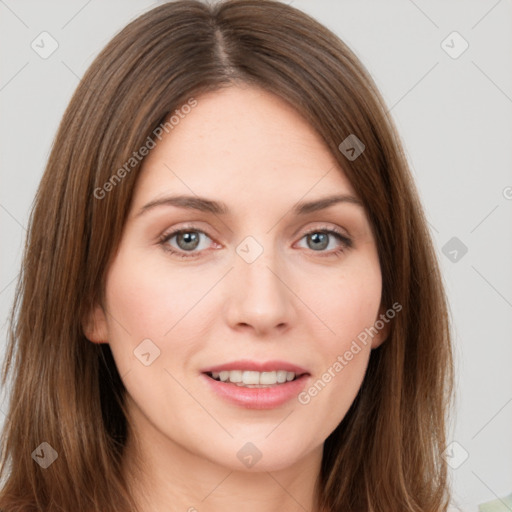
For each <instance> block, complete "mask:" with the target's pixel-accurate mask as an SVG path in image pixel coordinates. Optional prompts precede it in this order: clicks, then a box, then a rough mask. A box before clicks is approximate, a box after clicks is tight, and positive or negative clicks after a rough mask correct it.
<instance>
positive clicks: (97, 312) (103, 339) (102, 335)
mask: <svg viewBox="0 0 512 512" xmlns="http://www.w3.org/2000/svg"><path fill="white" fill-rule="evenodd" d="M82 328H83V331H84V334H85V337H86V338H87V339H88V340H89V341H92V342H93V343H108V325H107V317H106V315H105V312H104V311H103V308H102V307H101V306H100V305H96V306H94V309H93V310H92V311H91V312H90V313H89V315H88V317H87V318H86V320H85V321H84V322H83V323H82Z"/></svg>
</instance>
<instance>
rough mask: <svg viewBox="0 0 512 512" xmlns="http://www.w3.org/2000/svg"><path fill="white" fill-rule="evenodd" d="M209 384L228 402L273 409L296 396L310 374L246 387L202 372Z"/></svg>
mask: <svg viewBox="0 0 512 512" xmlns="http://www.w3.org/2000/svg"><path fill="white" fill-rule="evenodd" d="M202 377H203V378H204V379H206V382H207V384H208V385H209V386H210V387H211V389H212V390H213V391H215V393H217V395H219V396H220V397H221V398H224V399H225V400H227V401H228V402H230V403H232V404H235V405H238V406H240V407H245V408H247V409H273V408H275V407H279V406H280V405H283V404H285V403H286V402H288V401H289V400H291V399H292V398H296V397H297V396H298V395H299V393H300V392H301V391H302V390H303V389H304V387H305V386H306V381H307V380H308V378H309V377H310V375H308V374H305V375H302V376H301V377H299V378H298V379H295V380H292V381H290V382H286V383H283V384H275V385H273V386H269V387H267V388H246V387H243V386H237V385H236V384H233V383H230V382H222V381H218V380H215V379H212V378H211V377H208V375H206V373H203V374H202Z"/></svg>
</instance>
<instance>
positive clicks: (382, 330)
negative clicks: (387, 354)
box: [372, 306, 391, 349]
mask: <svg viewBox="0 0 512 512" xmlns="http://www.w3.org/2000/svg"><path fill="white" fill-rule="evenodd" d="M385 312H386V308H385V307H384V306H381V308H380V309H379V315H378V317H377V319H376V320H375V324H374V326H375V329H377V334H376V335H375V336H374V337H373V339H372V349H374V348H377V347H380V346H381V345H382V344H383V343H384V342H385V341H386V340H387V338H388V336H389V331H390V328H391V320H390V319H389V318H388V317H387V316H386V314H385ZM382 317H384V319H383V318H382Z"/></svg>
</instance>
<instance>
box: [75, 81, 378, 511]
mask: <svg viewBox="0 0 512 512" xmlns="http://www.w3.org/2000/svg"><path fill="white" fill-rule="evenodd" d="M197 101H198V104H197V106H196V107H195V108H193V109H192V110H191V112H190V113H189V114H188V115H187V116H185V118H184V119H181V120H180V122H179V124H178V125H176V126H175V127H174V129H173V130H172V131H171V132H170V133H169V134H168V135H166V136H165V137H164V138H163V139H162V141H161V142H159V143H158V144H157V146H156V148H155V149H153V150H151V151H150V153H149V155H148V156H147V157H146V159H145V160H144V163H143V167H142V170H141V174H140V176H139V179H138V181H137V185H136V189H135V194H134V198H133V202H132V205H131V210H130V213H129V217H128V220H127V222H126V225H125V228H124V231H123V237H122V240H121V244H120V247H119V250H118V252H117V253H116V255H115V257H114V259H113V261H112V263H111V265H110V267H109V269H108V272H107V280H106V303H105V304H103V305H102V306H100V305H98V306H97V307H96V309H95V310H94V311H93V312H92V313H91V317H90V319H89V321H88V322H87V325H86V326H85V327H84V330H85V334H86V336H87V337H88V339H89V340H91V341H92V342H96V343H109V344H110V347H111V349H112V352H113V355H114V359H115V362H116V365H117V367H118V369H119V373H120V375H121V377H122V379H123V382H124V384H125V386H126V389H127V391H128V397H127V406H128V410H129V412H130V415H129V419H130V421H131V422H132V424H133V429H134V436H133V437H130V441H129V443H128V448H127V452H126V466H125V467H126V472H127V474H128V475H131V474H132V473H131V468H135V467H136V462H135V453H136V449H137V447H138V448H139V450H140V454H141V456H142V465H137V467H138V468H143V477H138V478H135V477H134V478H133V479H132V480H130V482H131V485H132V489H133V491H134V493H135V494H136V495H137V496H138V498H139V499H140V503H141V507H142V510H147V511H149V510H151V511H164V510H165V511H168V510H183V511H186V510H188V511H190V512H192V511H194V510H198V511H200V512H203V511H220V510H237V509H238V508H239V506H240V504H241V503H243V509H244V511H245V512H252V511H258V512H261V510H266V511H269V512H272V511H276V512H277V511H281V510H288V511H299V510H300V511H303V510H304V509H306V510H311V511H314V510H316V509H315V507H314V495H315V488H314V486H315V482H316V479H317V477H318V474H319V471H320V463H321V459H322V448H323V443H324V441H325V439H326V438H327V437H328V435H329V434H330V433H331V432H332V431H333V430H334V429H335V427H336V426H337V425H338V424H339V423H340V421H341V420H342V419H343V417H344V416H345V414H346V412H347V410H348V409H349V407H350V405H351V404H352V402H353V400H354V398H355V396H356V394H357V392H358V390H359V388H360V386H361V383H362V380H363V377H364V374H365V371H366V367H367V364H368V359H369V356H370V351H371V350H372V349H373V348H376V347H377V346H379V345H380V344H381V343H382V342H383V341H384V340H385V339H386V337H387V334H388V330H387V324H386V327H385V328H384V329H383V330H381V331H379V332H378V334H377V335H376V336H374V337H373V339H372V338H370V339H369V341H368V343H367V345H363V344H360V345H361V351H360V352H359V353H357V355H354V357H353V359H352V360H351V361H350V362H348V364H347V365H346V366H345V367H344V368H343V370H342V371H341V372H338V373H336V372H335V377H334V378H332V379H331V381H330V382H329V383H328V384H327V385H326V386H325V387H324V388H323V389H322V390H321V392H319V393H318V394H317V396H315V397H313V398H311V401H310V402H309V403H308V404H307V405H302V404H300V403H299V402H298V401H297V400H296V399H292V400H290V401H289V402H287V403H286V404H284V405H282V406H279V407H277V408H275V409H267V410H257V409H246V408H242V407H239V406H236V405H232V404H230V403H227V402H226V401H224V400H223V399H222V398H219V397H218V396H217V395H216V394H214V393H213V392H212V391H211V390H210V389H209V386H206V384H205V383H204V382H203V379H202V378H201V369H203V368H205V367H207V366H211V365H217V364H221V363H225V362H229V361H233V360H237V359H242V358H248V359H254V360H258V361H268V360H272V359H280V360H285V361H289V362H291V363H294V364H298V365H300V366H302V367H304V368H306V369H307V370H308V371H309V372H310V374H311V381H310V384H311V383H312V382H315V381H317V379H319V378H320V377H321V375H322V374H323V373H324V372H325V371H326V370H327V369H328V368H329V367H332V366H333V363H334V362H335V361H336V360H337V357H338V356H339V355H343V354H344V353H345V352H346V351H347V350H349V348H350V346H351V343H352V342H353V340H354V339H356V337H357V336H358V335H359V334H360V333H361V332H362V331H364V329H365V328H368V327H370V326H372V325H373V324H374V323H375V321H376V320H377V319H378V318H379V315H380V314H382V313H383V312H384V311H385V310H386V307H384V306H382V307H381V286H382V284H381V283H382V279H381V271H380V265H379V259H378V253H377V248H376V244H375V240H374V236H373V233H372V229H371V226H370V223H369V221H368V218H367V215H366V212H365V210H364V208H363V207H362V206H360V205H357V204H351V203H348V202H346V203H338V204H335V205H333V206H330V207H329V208H327V209H324V210H320V211H317V212H313V213H310V214H308V215H306V216H300V217H299V216H297V215H294V214H293V213H292V208H293V206H294V205H295V203H297V202H298V201H301V200H304V201H310V200H314V199H318V198H322V197H325V196H330V195H333V194H334V193H339V194H350V195H352V196H354V197H356V198H357V194H356V192H355V190H354V189H353V188H352V186H351V184H350V182H349V181H348V180H347V178H346V177H345V175H344V173H343V171H342V170H341V169H340V168H339V167H338V166H337V164H336V162H335V160H334V159H333V157H332V155H331V154H330V152H329V150H328V149H327V147H326V146H325V144H324V143H323V141H322V139H321V138H320V137H319V136H318V135H317V134H316V132H315V131H314V130H313V129H312V128H311V126H310V125H309V124H308V123H307V122H306V121H305V120H304V119H303V118H302V117H301V116H300V115H299V114H298V113H297V112H296V111H295V110H294V109H293V108H292V107H291V106H290V105H289V104H287V103H286V102H284V101H283V100H281V99H279V98H278V97H277V96H274V95H272V94H270V93H268V92H265V91H263V90H260V89H258V88H254V87H249V86H236V87H235V86H233V87H229V88H226V89H223V90H222V91H220V92H213V93H208V94H205V95H202V96H200V97H198V98H197ZM110 193H115V192H114V191H113V192H110ZM177 194H186V195H197V196H201V197H207V198H209V199H213V200H217V201H223V202H224V203H226V205H227V206H228V207H229V209H230V212H231V213H230V214H228V215H216V214H213V213H208V212H199V211H194V210H191V209H183V208H178V207H176V206H169V205H166V206H158V207H154V208H150V209H148V210H147V211H145V213H143V214H141V215H139V212H140V210H141V208H142V207H143V206H144V205H145V204H147V203H149V202H151V201H154V200H156V199H161V198H163V197H165V196H169V195H177ZM185 223H192V224H193V229H195V230H199V231H203V232H204V233H206V235H202V234H199V236H200V237H201V238H200V242H199V245H198V246H197V247H196V248H195V249H192V252H195V257H192V258H184V259H181V258H179V257H177V256H175V255H172V254H170V253H169V252H167V251H165V249H164V246H165V244H167V245H168V246H169V245H170V246H171V247H172V248H174V249H175V250H177V251H180V250H181V252H182V253H186V254H190V252H188V253H187V251H186V248H187V244H186V242H185V241H181V243H180V245H178V244H179V242H178V237H176V236H175V237H174V238H173V239H171V240H169V241H167V242H164V243H163V244H162V243H159V236H160V235H162V234H165V233H166V232H167V233H168V232H170V231H171V230H172V229H177V228H181V227H183V226H184V225H185ZM188 227H189V226H187V228H188ZM336 227H337V228H339V229H340V230H341V231H342V233H343V234H344V235H345V236H349V238H350V239H351V240H352V241H353V246H352V247H351V248H346V249H345V251H344V252H342V253H340V254H339V255H338V256H335V255H332V254H333V252H334V251H335V250H336V249H338V248H340V247H343V244H342V242H340V241H338V239H337V238H336V237H335V236H333V235H329V238H328V246H326V247H324V246H322V244H321V243H320V246H321V247H320V248H319V249H318V248H317V247H318V244H319V242H316V243H317V245H315V244H314V242H313V241H312V240H311V236H309V237H308V236H305V233H307V232H308V231H310V230H312V229H316V230H317V232H318V230H321V229H330V228H336ZM189 229H192V228H189ZM192 232H193V233H195V234H196V235H198V233H197V231H193V230H192ZM247 236H252V237H253V238H254V239H255V240H257V242H258V243H259V244H260V245H261V247H262V248H263V253H262V254H261V255H260V256H259V257H258V258H257V259H256V260H255V261H254V262H252V263H251V264H249V263H247V262H246V261H245V260H244V259H243V258H241V257H240V256H239V255H238V254H237V252H236V248H237V246H238V245H239V244H240V242H242V241H243V240H244V239H245V238H246V237H247ZM308 240H309V242H308ZM329 253H330V255H329ZM147 338H149V339H150V340H152V342H153V343H154V344H155V345H156V346H157V347H158V348H159V350H160V355H159V357H157V358H156V359H155V360H154V361H153V362H152V363H151V364H150V365H149V366H145V365H144V364H142V363H141V362H140V361H139V359H138V358H137V357H136V356H135V355H134V349H136V347H137V346H138V345H139V344H140V343H141V341H142V340H144V339H147ZM247 442H251V443H253V444H254V445H255V446H256V447H257V448H258V450H259V451H260V452H261V454H262V457H261V459H260V460H259V461H258V462H257V463H256V464H255V465H254V466H252V467H250V468H248V467H246V466H244V464H242V463H241V461H240V460H239V459H238V458H237V452H238V451H239V450H240V449H241V448H242V446H244V445H245V444H246V443H247ZM129 478H130V477H129Z"/></svg>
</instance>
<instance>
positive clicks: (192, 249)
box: [159, 227, 211, 258]
mask: <svg viewBox="0 0 512 512" xmlns="http://www.w3.org/2000/svg"><path fill="white" fill-rule="evenodd" d="M204 238H207V239H209V240H211V238H210V237H209V236H208V235H207V234H206V233H205V232H204V231H200V230H198V229H194V228H187V227H184V228H181V229H176V230H174V231H171V232H170V233H164V234H163V235H162V236H161V237H160V240H159V243H160V244H161V245H162V247H163V248H164V250H166V251H168V252H170V253H172V254H175V255H176V256H178V257H180V258H190V257H194V256H195V255H196V254H197V253H198V252H200V251H201V250H202V249H204V247H200V248H199V249H198V247H199V246H200V245H201V239H204ZM173 239H175V244H176V245H177V247H176V246H173V244H171V241H172V240H173ZM196 249H198V250H196ZM187 253H189V254H187Z"/></svg>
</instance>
